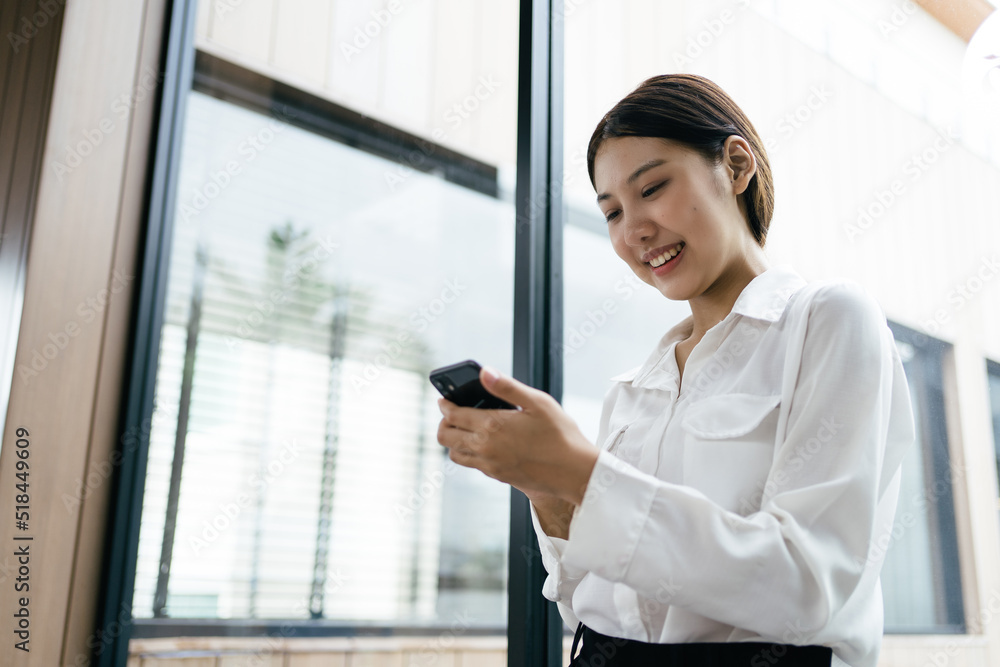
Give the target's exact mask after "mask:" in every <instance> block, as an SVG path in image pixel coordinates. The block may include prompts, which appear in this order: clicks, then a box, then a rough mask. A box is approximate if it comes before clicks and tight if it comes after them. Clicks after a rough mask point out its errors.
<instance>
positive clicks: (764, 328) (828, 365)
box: [531, 266, 915, 667]
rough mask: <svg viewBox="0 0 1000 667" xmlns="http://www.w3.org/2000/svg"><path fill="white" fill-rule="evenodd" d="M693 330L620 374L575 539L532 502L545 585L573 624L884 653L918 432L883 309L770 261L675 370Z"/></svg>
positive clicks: (844, 657)
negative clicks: (895, 547)
mask: <svg viewBox="0 0 1000 667" xmlns="http://www.w3.org/2000/svg"><path fill="white" fill-rule="evenodd" d="M691 328H692V320H691V318H690V317H688V318H686V319H685V320H683V321H682V322H680V323H679V324H678V325H677V326H675V327H673V328H672V329H671V330H670V331H668V332H667V333H666V335H664V336H663V338H662V339H661V340H660V342H659V344H658V345H657V347H656V349H655V350H654V351H653V353H652V354H651V355H649V358H648V359H647V360H646V362H645V363H643V364H642V365H641V366H639V367H637V368H635V369H633V370H631V371H628V372H626V373H623V374H621V375H618V376H616V377H614V378H611V379H612V381H613V384H612V386H611V388H610V389H609V390H608V392H607V394H606V396H605V399H604V408H603V410H602V413H601V421H600V429H599V433H598V443H599V445H600V447H601V450H602V451H601V452H600V453H599V455H598V460H597V465H596V466H595V467H594V470H593V472H592V474H591V476H590V479H589V482H588V485H587V490H586V492H585V494H584V498H583V502H582V504H581V505H580V506H579V507H577V508H576V511H575V513H574V515H573V518H572V521H571V522H570V525H569V539H568V540H564V539H560V538H556V537H550V536H548V535H547V534H545V532H544V531H543V530H542V528H541V525H540V523H539V521H538V515H537V513H536V512H535V509H534V507H532V508H531V516H532V521H533V523H534V526H535V532H536V534H537V535H538V540H539V546H540V549H541V555H542V561H543V565H544V566H545V569H546V571H547V572H548V573H549V574H548V577H547V578H546V580H545V585H544V587H543V590H542V594H543V595H544V596H545V597H546V598H548V599H549V600H553V601H555V602H557V603H558V607H559V611H560V613H561V614H562V617H563V619H564V620H565V622H566V623H567V625H569V627H570V628H571V629H575V628H576V626H577V622H578V621H582V622H583V623H584V624H586V625H587V626H589V627H591V628H593V629H594V630H596V631H598V632H601V633H604V634H607V635H611V636H618V637H627V638H629V639H636V640H639V641H644V642H656V643H677V642H737V641H758V642H773V643H783V644H801V645H805V644H819V645H824V646H830V647H831V648H832V649H833V653H834V659H833V664H834V665H851V666H852V667H874V666H875V664H876V662H877V660H878V653H879V648H880V646H881V641H882V627H883V618H882V593H881V587H880V584H879V570H880V569H881V566H882V561H883V557H884V552H885V547H886V545H887V544H888V543H889V542H890V532H891V529H892V522H893V516H894V514H895V509H896V500H897V497H898V495H899V484H900V475H901V473H900V462H901V460H902V458H903V455H904V454H905V453H906V451H907V448H908V447H910V446H911V444H912V443H913V441H914V437H915V436H914V425H913V413H912V408H911V406H910V396H909V390H908V388H907V384H906V378H905V376H904V375H903V366H902V363H901V361H900V358H899V353H898V351H897V349H896V345H895V342H894V340H893V336H892V333H891V331H890V330H889V327H888V326H887V324H886V319H885V315H884V313H883V311H882V308H881V306H879V304H878V302H877V301H876V300H875V298H874V297H873V296H871V295H870V294H869V293H868V292H867V291H865V290H864V289H863V288H861V287H859V286H858V285H856V284H854V283H850V282H847V281H821V282H810V283H806V282H805V281H804V280H803V279H802V278H801V276H799V275H798V274H797V273H796V272H795V271H794V270H792V269H791V268H789V267H787V266H776V267H772V268H770V269H768V270H767V271H765V272H764V273H762V274H760V275H758V276H757V277H755V278H754V279H753V280H752V281H751V282H750V283H749V284H748V285H747V286H746V287H745V288H744V290H743V292H742V293H741V294H740V296H739V298H738V299H737V300H736V303H735V305H734V306H733V309H732V312H730V313H729V315H727V316H726V318H725V319H724V320H722V321H721V322H719V323H718V324H717V325H715V326H714V327H712V328H711V329H710V330H709V331H708V332H707V333H706V334H705V336H704V337H703V338H702V340H701V341H699V342H698V344H697V345H696V346H695V347H694V349H693V350H692V351H691V354H690V357H689V358H688V360H687V364H686V366H685V369H684V375H683V378H682V380H683V382H682V383H681V384H680V386H678V384H679V383H678V379H679V373H678V367H677V360H676V357H675V356H674V348H675V346H676V344H677V342H678V341H680V340H683V339H684V338H686V337H687V336H688V335H689V334H690V332H691ZM777 650H778V652H780V651H781V649H780V648H778V649H777ZM762 660H763V662H762V663H761V664H770V662H768V656H763V655H762Z"/></svg>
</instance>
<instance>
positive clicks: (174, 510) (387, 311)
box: [134, 93, 514, 627]
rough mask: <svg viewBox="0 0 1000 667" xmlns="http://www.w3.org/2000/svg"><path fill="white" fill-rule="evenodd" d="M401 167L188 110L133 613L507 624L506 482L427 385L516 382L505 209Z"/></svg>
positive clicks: (229, 110)
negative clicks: (434, 377) (470, 451)
mask: <svg viewBox="0 0 1000 667" xmlns="http://www.w3.org/2000/svg"><path fill="white" fill-rule="evenodd" d="M265 130H267V131H268V132H269V134H264V131H265ZM248 137H258V138H263V137H267V139H268V140H267V142H266V143H264V142H262V141H261V142H259V147H257V148H255V149H251V148H249V147H250V146H253V144H252V143H250V142H248ZM251 156H252V157H251ZM232 162H235V163H236V164H237V165H238V167H239V169H238V170H236V172H237V173H234V174H232V175H231V178H228V179H227V178H225V177H224V176H220V173H222V171H224V170H226V169H227V167H226V165H227V164H230V163H232ZM397 171H398V165H396V164H393V163H391V162H388V161H386V160H383V159H380V158H377V157H373V156H371V155H369V154H366V153H362V152H360V151H357V150H354V149H352V148H349V147H346V146H344V145H342V144H339V143H336V142H333V141H330V140H327V139H323V138H321V137H318V136H316V135H313V134H311V133H309V132H306V131H303V130H300V129H297V128H294V127H291V126H288V125H285V124H283V123H279V122H277V121H275V120H273V119H269V118H267V117H266V116H263V115H260V114H257V113H253V112H250V111H246V110H244V109H242V108H238V107H235V106H233V105H231V104H228V103H225V102H221V101H219V100H216V99H214V98H211V97H208V96H206V95H202V94H199V93H192V94H191V96H190V97H189V102H188V115H187V128H186V134H185V139H184V147H183V159H182V165H181V173H180V185H179V188H178V215H177V219H176V222H175V234H174V238H173V246H172V254H171V266H170V277H169V284H168V297H167V309H166V316H165V320H166V321H165V323H164V327H163V333H162V344H161V350H160V358H159V370H158V376H157V388H156V396H157V399H156V412H155V420H154V426H153V429H152V433H151V445H150V456H149V471H148V476H147V482H146V493H145V502H144V507H143V515H142V532H141V536H140V553H139V561H138V573H137V579H136V592H135V602H134V605H135V606H134V608H135V612H136V615H137V616H139V617H142V616H147V617H148V616H155V617H169V618H191V617H206V618H310V617H311V618H316V619H334V620H337V621H341V622H343V623H346V624H364V623H378V624H383V625H384V624H416V625H424V624H437V623H441V624H448V623H451V622H452V621H453V620H454V618H455V617H456V616H458V615H462V614H464V616H463V618H465V619H468V622H469V623H471V624H474V625H482V626H492V627H503V626H504V625H505V624H506V608H505V605H506V559H507V539H508V537H507V523H508V519H507V517H508V507H509V489H508V487H507V486H505V485H502V484H500V483H499V482H496V481H494V480H491V479H489V478H487V477H485V476H484V475H482V474H481V473H479V472H478V471H475V470H469V469H464V468H460V467H459V466H456V465H454V464H452V463H451V462H450V460H449V459H448V458H447V456H446V450H444V448H442V447H441V446H440V445H439V444H438V443H437V437H436V432H437V424H438V420H439V419H440V413H439V411H438V409H437V404H436V399H437V393H436V392H435V391H434V389H433V387H432V386H431V385H430V383H429V382H428V381H427V373H428V371H429V370H430V369H432V368H434V367H436V366H440V365H444V364H446V363H451V362H454V361H456V360H460V359H463V358H468V357H474V358H477V359H481V360H483V361H484V362H488V363H491V364H493V365H495V366H497V367H498V368H500V369H503V370H506V371H507V372H510V365H511V331H512V324H511V316H512V312H513V304H512V284H513V253H514V249H513V231H514V229H513V225H512V224H510V221H511V219H512V215H511V211H510V206H509V204H506V203H504V202H501V201H499V200H497V199H494V198H491V197H487V196H483V195H481V194H478V193H475V192H471V191H469V190H466V189H464V188H461V187H459V186H456V185H453V184H450V183H447V182H445V181H443V180H441V179H439V178H436V177H433V176H428V175H425V174H422V173H419V172H415V171H413V172H410V173H408V174H406V175H405V178H403V179H402V182H396V183H395V184H394V187H393V188H392V189H391V190H390V189H389V188H387V187H386V180H385V175H386V174H387V173H390V172H391V173H393V174H395V173H397ZM477 249H478V250H477ZM178 462H180V463H181V464H182V465H181V466H180V468H179V470H178V469H177V463H178Z"/></svg>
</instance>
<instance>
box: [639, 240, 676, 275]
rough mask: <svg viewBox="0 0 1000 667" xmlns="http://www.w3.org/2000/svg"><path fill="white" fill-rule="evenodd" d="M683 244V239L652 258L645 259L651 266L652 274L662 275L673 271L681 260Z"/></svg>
mask: <svg viewBox="0 0 1000 667" xmlns="http://www.w3.org/2000/svg"><path fill="white" fill-rule="evenodd" d="M685 245H686V244H685V243H684V241H681V242H680V243H678V244H677V245H674V246H671V247H670V248H668V249H667V250H664V251H663V252H662V253H660V254H658V255H656V256H654V257H653V258H652V259H649V260H647V261H646V263H647V264H649V266H650V267H651V268H652V270H653V275H656V276H662V275H666V274H667V273H670V272H671V271H673V270H674V267H676V266H677V263H678V262H680V261H681V255H682V254H683V250H684V246H685Z"/></svg>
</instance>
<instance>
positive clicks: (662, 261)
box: [649, 241, 684, 269]
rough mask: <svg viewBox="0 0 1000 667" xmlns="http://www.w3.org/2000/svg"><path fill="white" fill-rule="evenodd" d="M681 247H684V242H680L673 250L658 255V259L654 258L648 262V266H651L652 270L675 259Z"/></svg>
mask: <svg viewBox="0 0 1000 667" xmlns="http://www.w3.org/2000/svg"><path fill="white" fill-rule="evenodd" d="M683 247H684V242H683V241H681V242H680V243H678V244H677V245H675V246H674V247H673V248H671V249H670V250H668V251H666V252H665V253H663V254H662V255H660V256H659V257H654V258H653V259H651V260H649V265H650V266H652V267H653V268H654V269H655V268H656V267H658V266H663V265H664V264H666V263H667V262H668V261H670V260H671V259H673V258H674V257H676V256H677V253H679V252H680V251H681V248H683Z"/></svg>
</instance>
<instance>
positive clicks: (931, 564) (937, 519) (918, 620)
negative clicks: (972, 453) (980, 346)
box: [875, 323, 965, 633]
mask: <svg viewBox="0 0 1000 667" xmlns="http://www.w3.org/2000/svg"><path fill="white" fill-rule="evenodd" d="M890 327H891V328H892V331H893V335H894V336H895V337H896V345H897V347H898V348H899V353H900V357H901V358H902V360H903V369H904V370H905V372H906V380H907V383H908V384H909V388H910V400H911V402H912V404H913V420H914V423H915V426H916V446H915V447H913V448H911V449H910V451H909V453H908V454H907V456H906V458H905V459H904V460H903V476H902V482H901V485H900V490H899V502H898V505H897V506H896V521H895V523H894V525H893V532H892V541H891V542H890V543H889V544H888V545H886V546H885V548H884V549H882V548H878V549H876V551H875V555H876V556H878V555H881V556H883V557H884V558H885V563H884V565H883V567H882V594H883V598H884V600H885V631H886V632H887V633H919V632H924V633H946V632H961V631H962V630H963V629H964V625H965V621H964V612H963V609H962V594H961V580H960V576H959V565H958V542H957V538H956V531H955V512H954V506H953V500H952V498H953V496H952V480H953V479H954V478H955V476H958V475H962V474H963V472H962V470H961V469H960V468H958V467H954V466H952V465H951V462H950V459H949V455H948V436H947V431H946V427H945V411H944V391H943V383H942V372H941V370H942V368H941V367H942V358H943V356H944V353H945V351H946V350H947V348H948V346H947V345H946V344H944V343H942V342H941V341H938V340H935V339H933V338H929V337H927V336H925V335H923V334H921V333H919V332H916V331H913V330H911V329H907V328H906V327H903V326H900V325H898V324H896V323H890ZM876 546H877V547H881V546H882V545H876Z"/></svg>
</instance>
